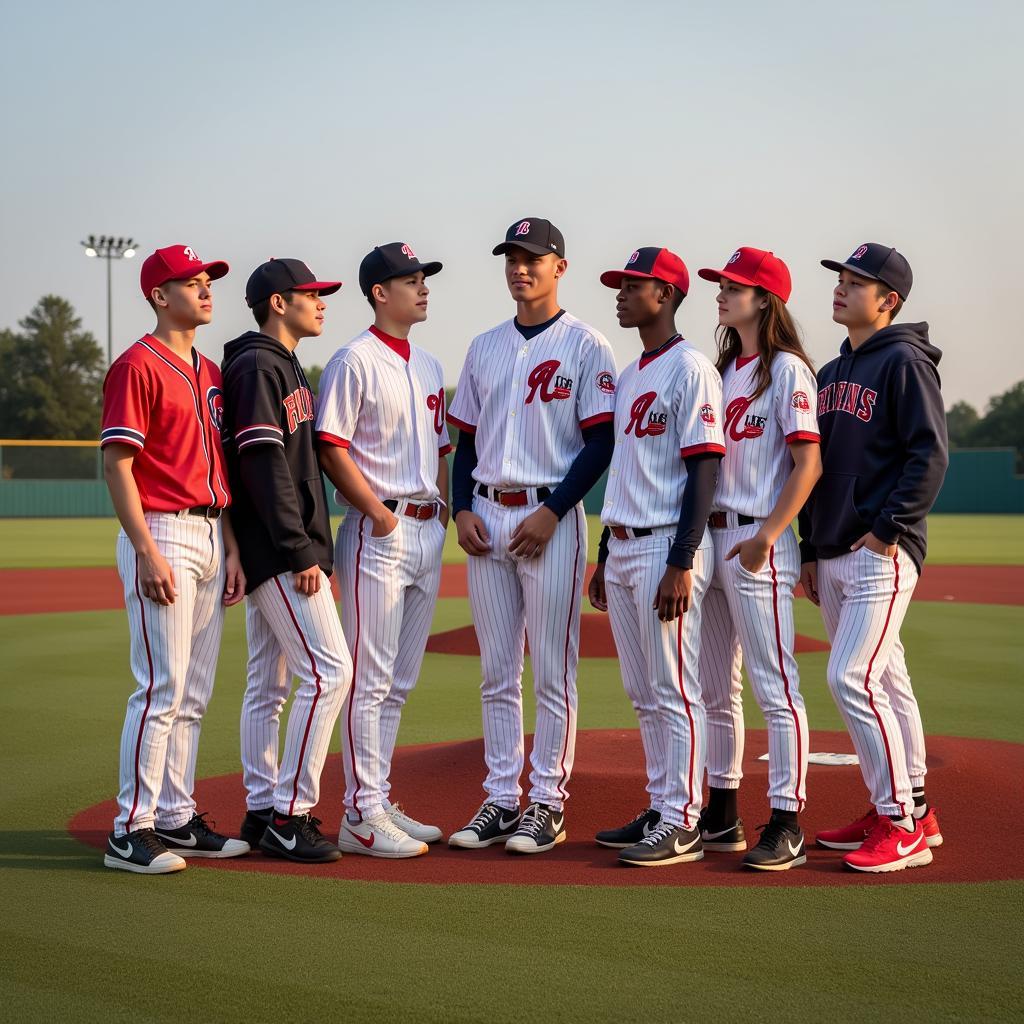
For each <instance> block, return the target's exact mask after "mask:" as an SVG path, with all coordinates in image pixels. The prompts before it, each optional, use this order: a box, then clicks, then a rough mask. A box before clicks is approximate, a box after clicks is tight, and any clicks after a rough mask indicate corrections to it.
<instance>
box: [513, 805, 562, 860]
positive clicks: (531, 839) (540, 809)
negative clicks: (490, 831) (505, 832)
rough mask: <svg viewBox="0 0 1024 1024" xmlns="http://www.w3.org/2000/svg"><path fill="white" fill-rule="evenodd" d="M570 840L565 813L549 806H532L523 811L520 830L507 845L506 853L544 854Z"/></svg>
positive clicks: (518, 829) (517, 830)
mask: <svg viewBox="0 0 1024 1024" xmlns="http://www.w3.org/2000/svg"><path fill="white" fill-rule="evenodd" d="M568 838H569V836H568V834H567V833H566V831H565V812H564V811H556V810H554V808H551V807H548V805H547V804H530V806H529V807H527V808H526V810H525V811H523V816H522V818H521V819H520V820H519V828H517V829H516V831H515V834H514V835H512V836H510V837H509V840H508V842H507V843H506V844H505V852H506V853H543V852H544V851H545V850H550V849H552V848H553V847H555V846H557V845H558V844H559V843H564V842H565V841H566V839H568Z"/></svg>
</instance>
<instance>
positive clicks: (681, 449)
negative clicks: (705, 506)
mask: <svg viewBox="0 0 1024 1024" xmlns="http://www.w3.org/2000/svg"><path fill="white" fill-rule="evenodd" d="M701 452H719V453H721V454H724V452H725V444H724V440H723V437H722V381H721V379H720V378H719V376H718V371H717V370H716V369H715V368H714V366H712V364H711V362H710V360H709V359H707V357H706V356H703V355H701V354H700V352H698V351H697V350H696V349H695V348H692V347H691V346H690V345H688V344H687V343H686V342H685V341H683V339H682V338H680V339H679V340H678V341H677V342H675V343H674V344H673V345H670V346H669V347H667V348H663V349H662V350H661V351H660V352H659V353H658V354H657V355H655V356H654V357H653V358H650V359H648V358H645V357H644V356H641V357H640V358H639V359H637V360H636V362H634V363H631V364H630V365H629V366H628V367H627V368H626V369H625V370H624V371H623V372H622V377H621V378H620V379H619V386H618V396H617V398H616V402H615V454H614V455H613V456H612V465H611V469H610V470H609V471H608V487H607V489H606V491H605V501H604V508H603V509H602V510H601V521H602V522H603V523H606V524H611V525H613V526H630V527H634V528H637V527H639V528H644V527H654V526H668V525H670V524H672V523H675V522H678V520H679V509H680V506H681V504H682V500H683V488H684V487H685V486H686V463H685V462H683V459H684V458H686V456H688V455H697V454H699V453H701Z"/></svg>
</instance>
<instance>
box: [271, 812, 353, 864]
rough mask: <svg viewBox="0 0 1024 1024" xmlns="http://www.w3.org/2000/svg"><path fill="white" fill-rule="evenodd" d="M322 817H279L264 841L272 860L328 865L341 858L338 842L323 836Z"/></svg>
mask: <svg viewBox="0 0 1024 1024" xmlns="http://www.w3.org/2000/svg"><path fill="white" fill-rule="evenodd" d="M319 824H320V819H319V818H314V817H313V816H312V815H311V814H293V815H292V816H291V817H287V816H284V815H280V814H275V815H274V817H273V818H272V819H271V822H270V824H269V825H268V826H267V830H266V831H265V832H264V833H263V838H262V839H261V840H260V849H261V850H262V851H263V852H264V853H265V854H267V856H269V857H286V858H287V859H288V860H296V861H299V863H301V864H326V863H329V862H330V861H333V860H338V859H339V858H340V857H341V850H339V849H338V848H337V847H336V846H335V845H334V843H332V842H331V841H330V840H329V839H326V838H325V837H324V836H323V835H321V833H320V829H319V828H317V826H318V825H319Z"/></svg>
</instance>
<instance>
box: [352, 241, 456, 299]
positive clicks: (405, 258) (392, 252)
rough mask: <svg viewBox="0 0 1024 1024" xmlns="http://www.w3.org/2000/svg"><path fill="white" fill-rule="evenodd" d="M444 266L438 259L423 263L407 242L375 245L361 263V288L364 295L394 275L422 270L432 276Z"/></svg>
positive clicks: (404, 275) (399, 275)
mask: <svg viewBox="0 0 1024 1024" xmlns="http://www.w3.org/2000/svg"><path fill="white" fill-rule="evenodd" d="M442 266H443V264H441V263H438V262H437V260H434V261H433V262H432V263H421V262H420V258H419V257H418V256H417V255H416V253H414V252H413V251H412V246H411V245H409V244H408V243H407V242H388V244H387V245H375V246H374V247H373V251H372V252H368V253H367V254H366V255H365V256H364V257H363V262H362V263H360V264H359V289H360V291H362V293H363V294H364V295H369V294H370V289H371V288H372V287H373V286H374V285H375V284H383V283H384V282H385V281H390V280H391V278H393V277H408V276H410V275H411V274H417V273H419V272H420V271H421V270H422V271H423V276H424V277H430V276H431V275H432V274H436V273H437V272H438V271H439V270H440V269H441V267H442Z"/></svg>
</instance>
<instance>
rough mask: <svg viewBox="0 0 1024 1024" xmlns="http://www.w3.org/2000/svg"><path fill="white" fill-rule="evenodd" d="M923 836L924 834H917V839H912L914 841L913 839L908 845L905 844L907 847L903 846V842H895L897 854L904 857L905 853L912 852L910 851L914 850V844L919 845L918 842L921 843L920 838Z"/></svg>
mask: <svg viewBox="0 0 1024 1024" xmlns="http://www.w3.org/2000/svg"><path fill="white" fill-rule="evenodd" d="M923 838H924V836H923V835H922V836H919V837H918V838H917V839H915V840H914V841H913V842H912V843H911V844H910V845H909V846H907V847H904V845H903V843H897V844H896V852H897V853H898V854H899V855H900V856H901V857H906V855H907V854H908V853H912V852H913V850H914V847H915V846H919V845H920V843H921V840H922V839H923Z"/></svg>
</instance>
